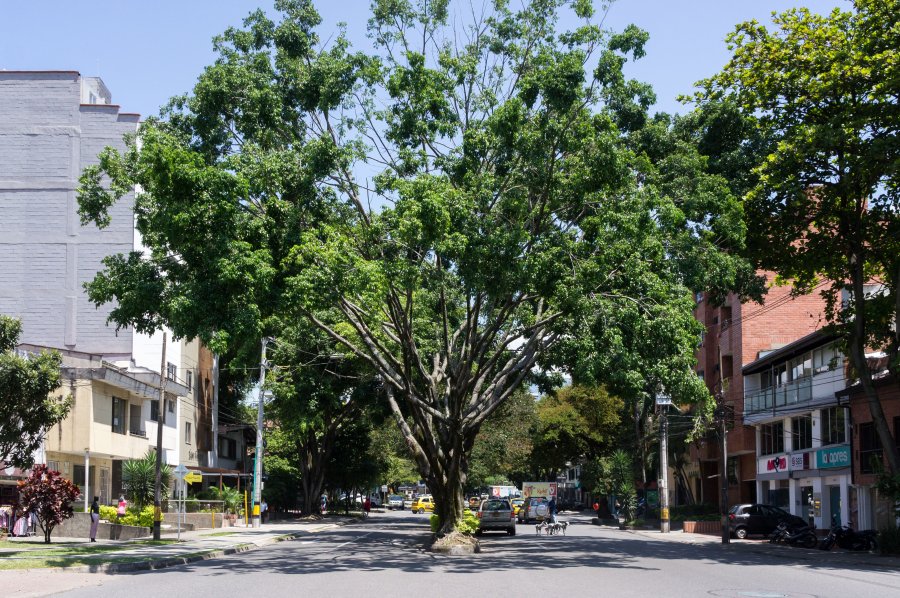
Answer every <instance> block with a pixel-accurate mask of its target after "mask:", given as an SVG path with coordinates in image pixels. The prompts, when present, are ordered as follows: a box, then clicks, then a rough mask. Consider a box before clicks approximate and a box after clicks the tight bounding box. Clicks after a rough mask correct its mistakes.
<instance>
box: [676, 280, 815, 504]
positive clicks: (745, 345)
mask: <svg viewBox="0 0 900 598" xmlns="http://www.w3.org/2000/svg"><path fill="white" fill-rule="evenodd" d="M767 280H768V282H769V283H770V288H769V292H768V294H767V295H766V297H765V303H764V304H763V305H760V304H757V303H746V304H742V303H741V302H740V301H739V299H738V297H737V296H736V295H734V294H729V295H728V297H727V298H726V300H725V301H724V303H723V304H722V305H713V304H711V303H710V302H709V301H708V300H707V299H706V296H705V295H704V294H702V293H698V295H697V306H696V308H695V310H694V316H695V317H696V318H697V320H698V321H700V322H701V323H702V324H703V325H704V326H705V327H706V333H705V335H704V338H703V342H702V343H701V345H700V347H699V348H698V350H697V366H696V370H697V375H698V376H700V377H701V378H703V380H704V381H705V382H706V386H707V388H709V390H710V392H711V393H712V394H713V396H715V397H720V398H721V400H722V401H723V403H724V404H725V405H726V406H727V407H729V408H730V410H732V411H733V413H734V424H733V426H730V431H729V432H728V468H727V471H728V501H729V504H735V503H738V502H756V501H757V498H758V497H757V488H756V467H757V464H756V459H757V455H756V430H755V429H754V428H753V427H752V426H749V425H745V423H744V421H743V413H744V379H743V375H742V373H741V369H742V368H743V367H744V366H745V365H747V364H749V363H751V362H753V361H755V360H757V359H758V358H759V357H760V356H761V354H764V353H765V352H767V351H772V350H775V349H779V348H781V347H784V346H786V345H788V344H790V343H792V342H794V341H796V340H797V339H799V338H801V337H804V336H806V335H808V334H810V333H812V332H814V331H816V330H818V329H819V328H821V327H822V326H823V325H824V324H825V321H824V315H823V314H824V302H823V300H822V298H821V297H820V296H819V295H818V294H811V295H805V296H802V297H796V298H792V297H791V296H790V290H791V289H790V287H789V286H774V285H773V284H772V282H773V280H774V275H772V274H769V275H767ZM719 455H720V451H719V443H718V441H717V437H716V435H715V433H711V434H709V435H708V436H707V437H706V438H705V439H703V440H701V441H700V442H698V443H697V445H696V446H695V447H694V448H693V449H692V454H691V460H692V462H693V466H692V467H690V468H689V469H688V472H689V475H690V479H689V480H688V482H687V483H688V485H689V489H690V491H691V493H692V494H693V498H694V500H695V501H696V502H701V503H707V504H718V501H719V497H720V495H721V493H720V490H719Z"/></svg>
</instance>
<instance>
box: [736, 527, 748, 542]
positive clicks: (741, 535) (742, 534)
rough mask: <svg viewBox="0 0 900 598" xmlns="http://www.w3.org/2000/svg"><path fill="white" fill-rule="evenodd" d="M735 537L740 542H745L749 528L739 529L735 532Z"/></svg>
mask: <svg viewBox="0 0 900 598" xmlns="http://www.w3.org/2000/svg"><path fill="white" fill-rule="evenodd" d="M734 537H735V538H737V539H738V540H745V539H746V538H747V528H746V527H739V528H737V529H736V530H734Z"/></svg>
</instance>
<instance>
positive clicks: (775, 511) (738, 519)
mask: <svg viewBox="0 0 900 598" xmlns="http://www.w3.org/2000/svg"><path fill="white" fill-rule="evenodd" d="M782 521H786V522H787V524H788V527H792V526H795V525H806V521H804V520H803V519H801V518H800V517H797V516H796V515H791V514H790V513H788V512H787V511H785V510H784V509H779V508H778V507H773V506H772V505H735V506H733V507H731V510H729V511H728V528H729V529H730V530H731V535H732V536H734V537H735V538H738V539H740V540H743V539H744V538H746V537H747V536H749V535H750V534H760V535H763V536H768V535H769V534H771V533H772V532H773V531H775V528H776V527H778V524H779V523H780V522H782Z"/></svg>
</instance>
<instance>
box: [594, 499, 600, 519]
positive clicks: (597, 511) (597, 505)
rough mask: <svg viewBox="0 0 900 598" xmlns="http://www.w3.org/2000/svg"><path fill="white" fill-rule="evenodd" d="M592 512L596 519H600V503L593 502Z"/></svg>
mask: <svg viewBox="0 0 900 598" xmlns="http://www.w3.org/2000/svg"><path fill="white" fill-rule="evenodd" d="M594 512H595V513H597V518H598V519H599V518H600V503H599V502H597V501H596V500H595V501H594Z"/></svg>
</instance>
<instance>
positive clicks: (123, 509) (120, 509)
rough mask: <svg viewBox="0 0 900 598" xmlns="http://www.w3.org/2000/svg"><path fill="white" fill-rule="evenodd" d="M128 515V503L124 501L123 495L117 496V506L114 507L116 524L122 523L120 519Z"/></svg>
mask: <svg viewBox="0 0 900 598" xmlns="http://www.w3.org/2000/svg"><path fill="white" fill-rule="evenodd" d="M126 513H128V501H127V500H125V495H124V494H120V495H119V505H118V506H117V507H116V523H119V522H120V521H122V517H124V516H125V514H126Z"/></svg>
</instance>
